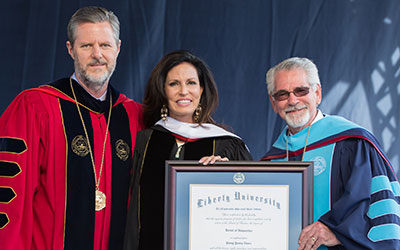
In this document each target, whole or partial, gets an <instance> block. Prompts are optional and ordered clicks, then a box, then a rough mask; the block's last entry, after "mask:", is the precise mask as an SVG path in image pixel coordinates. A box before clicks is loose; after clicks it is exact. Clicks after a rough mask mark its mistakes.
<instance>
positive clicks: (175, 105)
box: [164, 62, 203, 123]
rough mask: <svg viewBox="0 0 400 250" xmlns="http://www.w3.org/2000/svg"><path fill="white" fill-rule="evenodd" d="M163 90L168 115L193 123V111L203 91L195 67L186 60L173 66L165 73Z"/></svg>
mask: <svg viewBox="0 0 400 250" xmlns="http://www.w3.org/2000/svg"><path fill="white" fill-rule="evenodd" d="M164 90H165V94H166V96H167V98H168V109H169V116H170V117H172V118H174V119H176V120H178V121H181V122H189V123H193V113H194V111H195V110H196V108H197V106H198V105H199V102H200V98H201V94H202V93H203V87H201V86H200V80H199V77H198V75H197V70H196V68H195V67H194V66H193V65H192V64H190V63H187V62H183V63H181V64H178V65H177V66H175V67H173V68H172V69H171V70H170V71H169V72H168V74H167V78H166V80H165V84H164Z"/></svg>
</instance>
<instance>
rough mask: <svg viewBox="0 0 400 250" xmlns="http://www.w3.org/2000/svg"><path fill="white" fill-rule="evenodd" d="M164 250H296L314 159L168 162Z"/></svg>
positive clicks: (308, 216) (306, 219) (309, 200)
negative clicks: (202, 163)
mask: <svg viewBox="0 0 400 250" xmlns="http://www.w3.org/2000/svg"><path fill="white" fill-rule="evenodd" d="M164 218H165V221H164V250H188V249H189V250H209V249H210V250H217V249H229V250H235V249H241V250H253V249H257V250H272V249H273V250H281V249H282V250H288V249H297V247H298V244H297V241H298V237H299V235H300V232H301V230H302V228H303V227H305V226H306V225H309V224H311V223H312V218H313V163H312V162H285V161H283V162H282V161H279V162H265V161H264V162H257V161H231V162H217V163H215V164H213V165H209V166H203V165H200V164H199V163H198V162H197V161H166V184H165V217H164Z"/></svg>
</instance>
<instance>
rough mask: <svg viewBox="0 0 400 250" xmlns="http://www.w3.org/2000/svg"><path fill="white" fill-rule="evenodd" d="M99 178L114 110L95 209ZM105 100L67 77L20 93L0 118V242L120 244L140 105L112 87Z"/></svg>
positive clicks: (24, 245)
mask: <svg viewBox="0 0 400 250" xmlns="http://www.w3.org/2000/svg"><path fill="white" fill-rule="evenodd" d="M70 81H71V82H72V85H73V88H74V91H75V93H76V98H77V100H78V103H79V104H80V111H81V113H82V117H83V120H84V123H85V126H86V129H87V133H88V137H89V140H90V144H91V149H92V151H93V156H94V161H95V166H96V167H95V168H96V177H97V179H98V178H99V175H100V171H99V170H100V163H101V158H102V154H103V144H104V138H105V132H106V127H107V119H108V116H109V110H110V109H109V107H110V98H112V106H113V108H112V111H111V118H110V123H109V132H108V136H107V141H106V144H105V145H106V146H105V150H104V164H103V169H102V173H101V179H100V184H99V190H100V191H102V192H103V193H105V195H106V207H105V208H104V209H102V210H100V211H97V212H95V177H94V172H93V165H92V161H91V157H90V153H89V148H88V144H87V140H86V136H85V132H84V129H83V125H82V121H81V119H80V116H79V113H78V110H77V107H76V103H75V101H74V97H73V95H72V92H71V86H70V84H71V82H70ZM106 96H107V97H106V100H105V101H99V100H96V99H95V98H93V97H92V96H91V95H90V94H89V93H88V92H87V91H86V90H84V89H83V87H82V86H81V85H80V84H79V83H77V82H76V81H75V80H73V79H70V78H65V79H61V80H58V81H56V82H54V83H51V84H48V85H43V86H40V87H39V88H34V89H29V90H26V91H23V92H22V93H21V94H19V95H18V96H17V97H16V98H15V100H14V101H13V102H12V103H11V104H10V106H9V107H8V108H7V110H6V111H5V112H4V114H3V115H2V116H1V118H0V188H1V189H2V190H0V191H2V192H0V228H2V229H0V245H1V247H0V248H1V249H2V250H8V249H40V250H43V249H56V250H58V249H73V250H76V249H96V250H100V249H101V250H106V249H121V248H122V243H123V234H124V230H125V222H126V213H127V205H128V198H129V182H130V175H131V168H132V158H133V148H134V145H135V140H136V132H137V131H138V130H140V129H142V127H143V125H142V120H141V119H142V118H141V117H142V115H141V112H142V111H141V105H140V104H139V103H136V102H134V101H132V100H130V99H128V98H127V97H126V96H125V95H123V94H120V93H118V92H117V91H116V90H115V89H113V88H112V87H111V86H109V87H108V90H107V95H106Z"/></svg>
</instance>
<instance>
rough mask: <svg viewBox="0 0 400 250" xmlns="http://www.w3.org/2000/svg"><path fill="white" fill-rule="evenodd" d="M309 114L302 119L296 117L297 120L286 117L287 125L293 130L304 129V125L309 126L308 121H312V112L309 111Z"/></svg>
mask: <svg viewBox="0 0 400 250" xmlns="http://www.w3.org/2000/svg"><path fill="white" fill-rule="evenodd" d="M306 111H307V112H306V113H305V114H304V115H303V116H301V117H296V118H295V119H293V118H292V117H290V116H289V115H286V117H285V118H286V119H285V120H286V123H287V124H288V126H289V127H291V128H300V127H303V126H304V125H306V124H307V122H308V121H310V118H311V117H310V112H309V110H308V109H307V110H306Z"/></svg>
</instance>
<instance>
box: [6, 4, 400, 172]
mask: <svg viewBox="0 0 400 250" xmlns="http://www.w3.org/2000/svg"><path fill="white" fill-rule="evenodd" d="M87 5H97V6H103V7H106V8H108V9H110V10H112V11H114V12H115V13H116V14H117V16H118V17H119V20H120V22H121V35H120V38H121V40H122V47H121V53H120V56H119V58H118V63H117V69H116V71H115V72H114V75H113V77H112V78H111V83H112V84H113V85H114V86H115V87H117V89H119V90H120V91H121V92H123V93H125V94H126V95H127V96H128V97H131V98H133V99H135V100H137V101H140V102H141V100H142V97H143V92H144V88H145V85H146V82H147V79H148V77H149V75H150V72H151V70H152V69H153V67H154V66H155V64H156V63H157V62H158V61H159V60H160V58H161V57H162V56H163V55H164V54H166V53H168V52H170V51H172V50H176V49H187V50H190V51H192V52H193V53H194V54H195V55H197V56H199V57H200V58H202V59H204V60H205V61H206V62H207V64H208V65H209V66H210V68H211V70H212V71H213V73H214V76H215V78H216V81H217V84H218V89H219V96H220V105H219V108H218V111H217V113H216V114H215V115H214V118H215V119H216V120H217V121H218V122H221V123H224V124H228V125H230V126H231V128H232V130H233V131H234V132H235V133H237V134H238V135H240V136H241V137H242V138H243V140H244V141H245V142H246V143H247V145H248V146H249V148H250V151H251V153H252V155H253V157H254V158H255V159H259V158H261V157H262V156H263V155H264V153H265V152H266V151H267V150H268V149H269V147H270V146H271V144H272V143H273V141H274V140H275V139H276V137H277V135H278V133H279V132H280V131H281V129H282V128H283V126H284V123H283V122H282V120H281V119H280V118H279V117H278V116H277V115H276V114H275V113H274V112H273V110H272V108H271V106H270V104H269V100H268V96H267V87H266V84H265V73H266V71H267V69H268V68H270V67H271V66H273V65H275V64H276V63H278V62H280V61H281V60H283V59H285V58H288V57H292V56H300V57H308V58H310V59H312V60H313V61H314V62H315V63H316V64H317V66H318V68H319V73H320V78H321V84H322V92H323V100H322V104H321V106H320V108H321V109H322V111H323V112H325V113H328V114H338V115H342V116H344V117H346V118H348V119H350V120H352V121H354V122H356V123H359V124H360V125H362V126H364V127H366V128H368V129H369V130H371V131H372V132H373V133H374V134H375V135H376V136H377V138H378V139H379V141H380V142H381V144H382V146H383V148H384V150H385V152H386V153H387V154H388V155H389V157H390V159H391V162H392V164H393V167H394V169H395V171H396V172H397V174H398V175H399V165H400V158H399V153H400V152H399V151H400V150H399V146H398V145H399V142H400V140H399V137H400V133H399V125H400V124H399V122H400V109H399V103H398V102H399V95H400V81H399V74H400V67H399V66H400V28H399V27H400V15H399V14H398V13H400V1H397V0H380V1H376V0H362V1H361V0H335V1H333V0H201V1H198V0H112V1H111V0H109V1H105V0H97V1H89V0H86V1H84V0H82V1H77V0H68V1H67V0H52V1H47V0H46V1H43V0H5V1H2V6H3V8H2V10H1V12H2V13H1V15H0V20H1V23H2V27H3V28H2V35H1V39H0V44H1V46H0V55H1V58H2V60H1V62H0V65H1V66H0V68H1V74H0V98H1V99H0V100H1V101H0V112H3V111H4V110H5V108H6V107H7V106H8V104H9V103H10V102H11V101H12V99H13V98H15V97H16V95H17V94H18V93H19V92H20V91H22V90H24V89H27V88H31V87H35V86H38V85H41V84H45V83H47V82H50V81H52V80H54V79H58V78H62V77H66V76H70V75H71V74H72V72H73V61H72V59H71V58H70V57H69V55H68V53H67V49H66V47H65V41H66V40H67V35H66V34H67V32H66V26H67V22H68V20H69V18H70V17H71V15H72V14H73V13H74V11H75V10H76V9H78V8H79V7H82V6H87Z"/></svg>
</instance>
